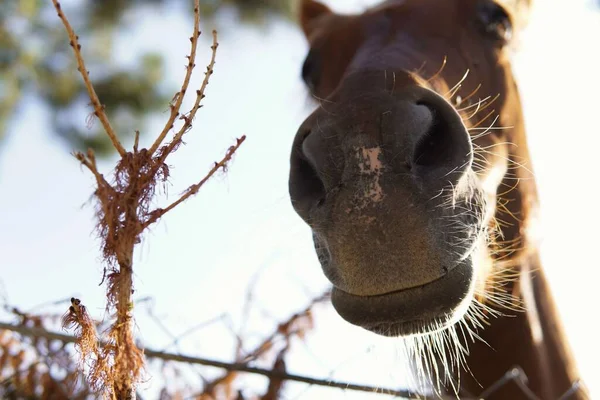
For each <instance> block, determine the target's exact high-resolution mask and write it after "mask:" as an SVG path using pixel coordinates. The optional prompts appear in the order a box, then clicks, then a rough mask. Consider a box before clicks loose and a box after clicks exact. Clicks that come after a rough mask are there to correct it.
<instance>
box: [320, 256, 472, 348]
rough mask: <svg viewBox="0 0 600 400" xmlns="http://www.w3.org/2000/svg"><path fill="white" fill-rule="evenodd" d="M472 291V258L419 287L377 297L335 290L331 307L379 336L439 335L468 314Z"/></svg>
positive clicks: (345, 317)
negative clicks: (436, 333) (434, 333)
mask: <svg viewBox="0 0 600 400" xmlns="http://www.w3.org/2000/svg"><path fill="white" fill-rule="evenodd" d="M474 287H475V278H474V268H473V262H472V259H471V257H469V258H467V259H466V260H464V261H462V262H461V263H460V264H459V265H457V266H456V267H454V268H452V269H451V270H450V271H449V272H448V273H447V274H446V275H444V276H443V277H441V278H438V279H436V280H434V281H432V282H429V283H427V284H425V285H422V286H417V287H411V288H406V289H402V290H398V291H395V292H391V293H385V294H381V295H376V296H358V295H354V294H351V293H348V292H345V291H344V290H341V289H339V288H336V287H334V288H333V290H332V294H331V301H332V304H333V307H334V308H335V310H336V311H337V312H338V314H339V315H340V316H341V317H342V318H344V319H345V320H346V321H347V322H349V323H351V324H353V325H357V326H360V327H362V328H364V329H367V330H369V331H371V332H373V333H376V334H378V335H382V336H388V337H394V336H404V337H406V336H412V335H423V334H430V333H433V332H436V331H441V330H444V329H446V328H448V327H449V326H451V325H453V324H455V323H456V322H458V321H459V320H460V319H461V318H462V317H463V316H464V315H465V313H466V312H467V310H468V308H469V305H470V304H471V301H472V299H473V292H474Z"/></svg>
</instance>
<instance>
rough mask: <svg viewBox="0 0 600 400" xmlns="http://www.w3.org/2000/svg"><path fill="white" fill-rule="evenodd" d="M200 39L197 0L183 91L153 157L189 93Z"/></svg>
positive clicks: (172, 108)
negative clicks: (187, 92)
mask: <svg viewBox="0 0 600 400" xmlns="http://www.w3.org/2000/svg"><path fill="white" fill-rule="evenodd" d="M214 34H215V33H214V32H213V35H214ZM199 37H200V1H199V0H196V1H195V2H194V33H193V34H192V36H190V42H191V46H192V49H191V51H190V55H189V56H187V59H188V64H187V66H186V67H185V78H184V79H183V84H182V85H181V90H180V91H179V92H177V93H176V94H175V96H174V97H173V100H174V103H173V104H171V105H170V108H171V115H170V116H169V119H168V120H167V123H166V124H165V127H164V128H163V130H162V132H161V133H160V135H158V137H157V138H156V140H155V141H154V143H153V144H152V146H151V147H150V149H149V150H148V152H149V153H150V155H153V154H154V153H155V152H156V150H157V149H158V148H159V147H160V145H161V144H162V142H163V141H164V140H165V137H166V136H167V133H168V132H169V130H170V129H171V128H172V127H173V123H174V122H175V118H177V115H178V114H179V110H180V109H181V104H182V103H183V98H184V97H185V92H186V91H187V88H188V86H189V84H190V79H191V77H192V70H193V69H194V67H195V66H196V63H195V60H196V49H197V48H198V38H199ZM214 56H215V50H213V59H214Z"/></svg>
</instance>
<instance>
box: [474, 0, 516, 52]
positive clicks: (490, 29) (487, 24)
mask: <svg viewBox="0 0 600 400" xmlns="http://www.w3.org/2000/svg"><path fill="white" fill-rule="evenodd" d="M477 17H478V19H479V21H480V22H481V24H482V27H483V30H484V32H485V33H486V34H487V35H489V36H490V37H492V38H493V39H495V40H499V41H502V42H504V43H506V42H508V41H509V40H510V39H511V37H512V22H511V20H510V16H509V15H508V13H507V12H506V10H505V9H504V8H503V7H502V6H501V5H499V4H497V3H496V2H495V1H491V0H483V1H480V2H479V4H478V6H477Z"/></svg>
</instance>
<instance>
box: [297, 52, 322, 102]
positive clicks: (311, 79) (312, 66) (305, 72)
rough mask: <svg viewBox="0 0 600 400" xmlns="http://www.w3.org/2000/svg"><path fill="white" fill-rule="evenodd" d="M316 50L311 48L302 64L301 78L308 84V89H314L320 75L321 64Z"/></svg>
mask: <svg viewBox="0 0 600 400" xmlns="http://www.w3.org/2000/svg"><path fill="white" fill-rule="evenodd" d="M320 64H321V63H320V59H319V56H318V54H317V51H316V50H314V49H311V50H310V51H309V52H308V55H307V56H306V59H305V60H304V64H303V65H302V80H303V81H304V83H305V84H306V86H308V89H309V90H310V91H311V92H312V91H314V90H315V89H316V88H317V86H318V84H319V78H320V76H321V65H320Z"/></svg>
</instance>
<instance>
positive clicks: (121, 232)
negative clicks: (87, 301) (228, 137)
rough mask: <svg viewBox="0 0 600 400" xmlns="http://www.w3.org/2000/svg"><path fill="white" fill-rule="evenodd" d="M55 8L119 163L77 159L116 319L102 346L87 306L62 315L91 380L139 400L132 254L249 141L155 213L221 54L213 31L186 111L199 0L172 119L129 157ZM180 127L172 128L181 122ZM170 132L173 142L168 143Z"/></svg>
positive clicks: (112, 394)
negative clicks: (85, 176) (107, 170)
mask: <svg viewBox="0 0 600 400" xmlns="http://www.w3.org/2000/svg"><path fill="white" fill-rule="evenodd" d="M52 2H53V4H54V7H55V9H56V11H57V13H58V17H59V18H60V19H61V21H62V23H63V24H64V26H65V29H66V31H67V34H68V37H69V44H70V46H71V47H72V49H73V52H74V54H75V58H76V60H77V65H78V71H79V72H80V74H81V76H82V78H83V81H84V84H85V87H86V89H87V91H88V94H89V98H90V100H91V105H92V107H93V109H94V111H93V116H94V117H96V118H98V119H99V120H100V122H101V124H102V126H103V128H104V130H105V132H106V134H107V135H108V137H109V138H110V141H111V142H112V144H113V146H114V148H115V150H116V152H117V153H118V154H119V156H120V158H119V160H118V161H117V164H116V166H115V168H114V170H113V171H112V173H111V177H110V178H107V177H105V176H104V175H103V174H102V173H101V172H100V171H99V169H98V165H97V163H96V158H95V156H94V153H93V151H91V150H88V151H87V153H85V154H84V153H81V152H77V153H75V154H74V155H75V157H76V158H77V160H79V161H80V162H81V164H82V165H84V166H85V167H86V168H87V169H88V170H89V171H90V172H91V173H92V174H93V175H94V177H95V180H96V190H95V192H94V197H95V201H96V217H97V225H96V230H97V233H98V235H99V237H100V239H101V241H102V255H103V260H104V262H105V267H104V275H103V280H102V281H103V282H104V281H106V286H107V305H106V309H107V311H108V313H109V314H112V315H114V316H115V318H114V323H113V324H112V325H111V326H110V328H109V329H108V331H107V333H106V337H105V338H103V340H104V345H103V346H102V347H100V346H98V344H97V343H98V339H97V337H96V334H95V332H92V331H91V330H93V329H94V326H93V324H91V323H86V321H88V320H89V317H88V316H87V313H86V312H85V308H84V307H83V306H82V305H81V303H80V301H79V300H77V299H73V301H72V305H71V308H70V310H69V312H68V314H67V315H66V317H65V320H64V322H65V324H66V325H67V326H74V327H76V334H77V337H78V342H77V345H78V348H79V351H80V353H81V356H82V357H83V358H84V359H85V360H86V361H87V365H88V366H89V373H88V381H89V383H90V386H91V387H92V388H95V389H97V390H99V391H101V392H103V395H104V396H105V397H108V398H113V399H129V398H132V397H134V393H135V386H136V383H138V382H139V379H140V376H141V373H142V370H143V366H144V356H143V351H142V350H141V349H140V348H139V347H138V346H137V345H136V343H135V340H134V335H133V330H132V322H133V321H132V319H133V302H132V299H131V296H132V293H133V254H134V249H135V247H136V245H138V244H139V243H140V242H141V240H142V235H143V233H144V231H145V230H146V229H148V227H149V226H150V225H152V224H153V223H155V222H157V221H158V220H159V219H160V218H161V217H162V216H163V215H165V214H166V213H167V212H169V211H170V210H172V209H173V208H175V207H177V206H178V205H179V204H181V203H183V202H184V201H185V200H187V199H188V198H189V197H190V196H192V195H194V194H196V193H197V192H198V190H199V189H200V188H201V187H202V186H203V185H204V184H205V183H206V182H207V181H208V180H209V179H210V178H211V177H212V176H213V175H214V174H215V173H217V172H218V171H219V170H225V168H226V166H227V163H228V162H229V161H231V158H232V157H233V155H234V153H235V152H236V151H237V150H238V148H239V147H240V146H241V144H242V143H243V142H244V140H245V136H242V137H241V138H239V139H237V140H236V142H235V144H234V145H232V146H231V147H229V149H228V150H227V151H226V153H225V156H224V157H223V158H222V159H221V161H219V162H215V163H214V165H213V166H212V168H210V170H209V171H208V173H207V174H206V176H205V177H204V178H203V179H201V180H200V181H199V182H198V183H195V184H193V185H191V186H189V187H188V188H187V189H186V190H185V191H184V193H183V194H182V195H181V196H180V197H179V198H178V199H177V200H176V201H174V202H173V203H171V204H169V205H168V206H166V207H164V208H154V209H153V208H152V203H153V200H154V199H155V196H156V194H157V185H158V184H159V183H163V184H164V183H166V181H167V179H168V178H169V173H170V172H169V166H168V164H167V158H168V157H169V155H170V154H172V153H173V152H174V151H176V150H177V148H178V147H179V146H180V145H181V143H182V140H183V137H184V135H185V134H186V133H187V132H189V131H190V129H191V128H192V123H193V121H194V117H195V116H196V113H197V111H198V110H199V109H200V107H201V102H202V100H203V99H204V97H205V95H204V92H205V90H206V87H207V85H208V83H209V79H210V77H211V75H212V74H213V70H214V65H215V57H216V51H217V47H218V42H217V32H216V31H213V32H212V36H213V43H212V46H211V49H212V57H211V60H210V63H209V64H208V66H207V67H206V72H205V77H204V80H203V82H202V84H201V86H200V88H199V89H198V90H196V91H195V101H194V104H193V106H192V107H191V109H190V110H188V111H186V112H181V107H182V104H183V99H184V97H185V94H186V92H187V91H188V86H189V83H190V79H191V76H192V71H193V69H194V67H195V59H196V52H197V47H198V38H199V37H200V34H201V32H200V16H199V0H196V1H195V5H194V31H193V34H192V35H191V37H190V43H191V50H190V54H189V55H188V56H187V65H186V73H185V78H184V80H183V84H182V86H181V89H180V90H179V91H178V92H177V93H176V94H175V95H174V97H173V100H172V102H171V104H170V105H169V107H170V115H169V118H168V120H167V122H166V124H165V126H164V128H163V129H162V131H161V132H160V133H159V134H158V136H157V138H156V139H155V140H154V142H153V144H152V145H151V146H150V147H149V148H148V149H146V148H142V149H140V148H139V132H136V135H135V143H134V145H133V149H132V150H131V151H128V150H127V149H126V148H125V147H124V146H123V145H122V144H121V142H120V141H119V138H118V135H117V134H116V132H115V131H114V129H113V127H112V125H111V123H110V120H109V118H108V116H107V115H106V113H105V111H104V107H103V105H102V103H101V101H100V99H99V98H98V96H97V95H96V92H95V90H94V86H93V84H92V81H91V79H90V74H89V71H88V70H87V69H86V66H85V62H84V58H83V56H82V54H81V44H80V42H79V37H78V36H77V35H76V34H75V32H74V30H73V28H72V27H71V24H70V23H69V21H68V19H67V17H66V16H65V14H64V12H63V10H62V8H61V4H60V2H59V1H58V0H52ZM179 121H180V122H181V126H179V127H177V128H176V127H175V124H176V123H177V122H179ZM171 132H173V133H172V137H171V139H170V141H168V142H165V141H166V139H167V136H169V135H170V134H171Z"/></svg>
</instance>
